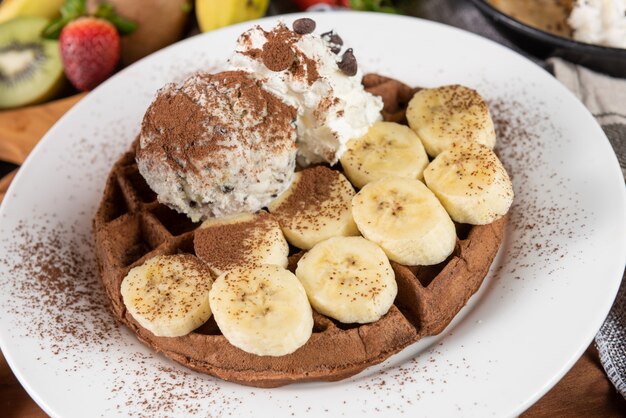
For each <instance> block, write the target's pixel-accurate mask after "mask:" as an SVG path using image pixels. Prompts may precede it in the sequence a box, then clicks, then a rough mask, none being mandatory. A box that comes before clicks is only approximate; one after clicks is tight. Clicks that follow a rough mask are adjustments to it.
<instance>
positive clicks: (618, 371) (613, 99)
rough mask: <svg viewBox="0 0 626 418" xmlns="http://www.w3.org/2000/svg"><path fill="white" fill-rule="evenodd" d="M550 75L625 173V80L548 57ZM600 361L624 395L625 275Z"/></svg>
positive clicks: (605, 328)
mask: <svg viewBox="0 0 626 418" xmlns="http://www.w3.org/2000/svg"><path fill="white" fill-rule="evenodd" d="M548 63H549V64H551V65H552V72H553V73H554V76H555V77H556V78H557V79H558V80H559V81H560V82H561V83H563V84H564V85H565V86H566V87H567V88H569V89H570V90H571V91H572V92H573V93H574V94H575V95H576V97H578V98H579V99H580V101H581V102H583V103H584V104H585V106H587V109H589V111H590V112H591V113H592V114H593V115H594V116H595V117H596V119H597V120H598V122H599V123H600V125H601V126H602V129H604V132H605V133H606V136H607V137H608V138H609V141H610V142H611V145H613V149H614V150H615V154H616V155H617V159H618V160H619V164H620V167H621V168H622V174H623V175H624V177H626V80H624V79H618V78H612V77H608V76H605V75H602V74H598V73H595V72H593V71H591V70H588V69H586V68H584V67H580V66H578V65H574V64H570V63H568V62H566V61H563V60H561V59H558V58H551V59H549V60H548ZM596 345H597V347H598V351H599V352H600V361H601V362H602V366H604V370H606V373H607V375H608V376H609V379H611V381H612V382H613V384H614V385H615V388H616V389H617V390H618V391H619V392H620V393H621V394H622V396H624V397H625V398H626V275H625V276H624V278H623V279H622V285H621V287H620V290H619V292H618V294H617V298H616V299H615V302H614V304H613V307H612V308H611V312H610V313H609V316H608V317H607V318H606V321H605V322H604V324H603V325H602V328H600V331H599V332H598V334H597V335H596Z"/></svg>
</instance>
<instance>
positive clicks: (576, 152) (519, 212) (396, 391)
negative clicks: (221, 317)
mask: <svg viewBox="0 0 626 418" xmlns="http://www.w3.org/2000/svg"><path fill="white" fill-rule="evenodd" d="M296 17H297V16H287V17H286V18H285V19H286V20H287V22H291V21H292V20H293V19H294V18H296ZM312 17H314V18H315V20H316V21H317V27H318V30H322V31H326V30H329V29H336V30H337V31H338V32H339V33H340V35H341V36H342V37H343V39H344V40H345V41H346V43H347V44H349V45H350V46H352V47H354V50H355V53H356V56H357V58H358V60H359V63H360V65H361V68H363V69H365V70H366V71H376V72H379V73H382V74H387V75H391V76H393V77H396V78H398V79H400V80H403V81H405V82H407V83H409V84H411V85H423V86H435V85H440V84H444V83H463V84H466V85H469V86H473V87H475V88H477V89H479V90H480V92H481V93H482V94H483V95H484V96H485V97H486V98H488V99H489V101H490V102H491V104H492V111H493V113H494V117H495V119H496V120H500V121H501V120H502V119H506V120H508V121H509V122H508V124H509V125H508V127H507V126H505V124H503V123H500V122H499V126H500V129H501V134H502V136H501V137H500V139H499V140H500V145H499V152H500V154H501V156H502V158H503V160H504V161H505V163H506V164H507V166H508V167H509V170H510V172H511V173H512V174H513V177H514V183H515V191H516V204H515V206H514V207H513V209H512V218H511V222H510V225H509V228H508V230H507V233H506V239H505V241H504V243H503V247H502V249H501V251H500V253H499V255H498V257H497V258H496V260H495V263H494V265H493V268H492V272H491V274H490V275H489V276H488V278H487V280H486V282H485V283H484V284H483V286H482V288H481V290H480V292H479V293H478V294H477V295H476V296H474V297H473V298H472V300H471V301H470V304H469V305H468V306H467V307H466V308H465V309H464V310H463V311H462V312H461V313H460V315H459V316H458V317H457V318H456V319H455V321H454V322H453V323H452V324H451V325H450V326H449V327H448V329H447V330H446V331H445V332H444V333H442V334H441V335H440V336H438V337H434V338H428V339H425V340H423V341H421V342H419V343H417V344H415V345H413V346H411V347H409V348H407V349H405V350H404V351H402V352H401V353H400V354H398V355H396V356H394V357H392V358H391V359H389V360H388V361H386V362H385V363H383V364H382V365H380V366H378V367H372V368H370V369H367V370H366V371H364V372H363V373H361V374H359V375H357V376H355V377H354V378H351V379H348V380H345V381H341V382H336V383H310V384H296V385H291V386H287V387H284V388H280V389H271V390H260V389H254V388H248V387H243V386H239V385H235V384H231V383H226V382H222V381H219V380H217V379H214V378H211V377H209V376H205V375H201V374H197V373H194V372H190V371H187V370H186V369H184V368H183V367H181V366H178V365H176V364H175V363H173V362H171V361H169V360H168V359H166V358H164V357H163V356H161V355H157V354H154V353H152V352H151V351H150V350H148V349H147V348H145V347H144V346H143V345H142V344H141V343H139V342H138V341H137V340H136V339H135V337H134V335H132V334H131V333H129V332H128V331H127V330H126V329H125V328H123V327H118V326H117V325H115V324H114V321H113V318H112V316H111V315H110V314H109V312H108V308H107V306H106V301H105V299H104V298H103V296H102V291H101V289H100V286H99V284H98V280H97V270H96V268H95V263H94V257H93V249H92V240H91V219H92V217H93V215H94V211H95V209H96V207H97V205H98V202H99V199H100V195H101V192H102V189H103V187H104V182H105V178H106V175H107V173H108V171H109V168H110V167H111V165H112V164H113V162H114V161H115V159H116V158H117V157H118V156H119V155H120V153H122V152H123V151H124V150H125V149H127V148H128V146H129V144H130V142H131V141H132V140H133V138H134V136H135V135H136V134H137V132H138V129H139V124H140V121H141V118H142V115H143V113H144V111H145V109H146V107H147V106H148V104H149V103H150V101H151V99H152V97H153V95H154V93H155V92H156V90H157V89H158V88H159V87H161V86H162V85H163V84H164V83H166V82H168V81H172V80H173V79H180V78H181V77H182V76H184V75H186V74H189V73H190V72H192V71H195V70H199V69H212V68H215V66H216V65H218V64H219V63H220V62H224V60H225V59H226V58H227V57H228V56H229V54H230V52H231V50H232V48H233V45H234V42H235V39H236V37H237V35H238V34H239V33H241V32H242V31H243V30H244V29H246V28H247V27H249V26H250V24H249V23H247V24H243V25H237V26H234V27H230V28H227V29H224V30H220V31H216V32H213V33H209V34H206V35H202V36H198V37H194V38H192V39H189V40H186V41H184V42H181V43H179V44H177V45H174V46H172V47H170V48H167V49H165V50H163V51H161V52H159V53H157V54H154V55H152V56H151V57H149V58H147V59H145V60H143V61H141V62H139V63H137V64H136V65H133V66H131V67H130V68H128V69H126V70H124V71H122V72H121V73H120V74H119V75H117V76H115V77H113V78H112V79H111V80H109V81H107V82H106V83H104V84H103V85H102V86H101V87H99V88H97V89H96V90H95V91H94V92H93V93H91V94H89V95H88V96H87V97H86V98H84V99H83V100H82V101H81V102H80V103H79V104H78V105H76V106H75V107H74V108H73V109H72V110H71V111H69V112H68V113H67V115H65V116H64V117H63V118H62V119H61V120H60V121H59V122H58V123H57V124H56V126H55V127H54V128H52V129H51V130H50V132H48V134H47V135H46V136H45V137H44V138H43V140H42V141H41V142H40V144H39V145H38V146H37V148H36V149H35V150H34V151H33V153H32V154H31V156H30V157H29V159H28V161H27V162H26V163H25V164H24V166H23V167H22V169H21V170H20V172H19V174H18V176H17V178H16V179H15V181H14V182H13V185H12V187H11V189H10V191H9V194H8V196H7V198H6V200H5V202H4V204H3V205H2V208H1V212H0V226H1V231H0V259H2V263H1V264H0V278H1V279H0V306H2V317H1V318H0V337H1V338H0V343H1V346H2V351H3V353H4V355H5V356H6V358H7V360H8V361H9V363H10V365H11V367H12V369H13V371H14V372H15V374H16V375H17V376H18V378H19V379H20V381H21V382H22V384H23V385H24V387H25V388H26V389H27V390H28V392H29V393H30V394H31V396H32V397H33V398H34V399H35V400H36V401H37V402H38V403H39V405H41V407H42V408H43V409H44V410H45V411H46V412H48V413H49V414H50V415H52V416H59V417H84V416H107V417H111V416H158V415H167V416H171V415H180V416H194V415H197V416H208V415H211V416H221V415H231V414H232V415H251V414H252V413H254V414H255V415H256V416H291V415H293V414H295V415H310V416H320V415H328V416H339V415H346V416H352V415H366V414H368V415H369V414H374V415H396V414H398V413H406V414H407V416H415V415H429V416H453V415H463V416H480V417H484V416H490V415H494V416H505V415H515V414H518V413H521V412H522V411H523V410H524V409H526V408H527V407H529V406H530V405H531V404H532V403H533V402H534V401H536V400H537V399H538V398H539V397H540V396H541V395H542V394H543V393H545V392H546V391H547V390H548V389H549V388H550V387H551V386H553V385H554V384H555V383H556V382H557V381H558V380H559V379H560V378H561V376H563V374H564V373H565V372H566V371H567V370H568V369H569V368H570V367H571V366H572V365H573V363H574V362H575V361H576V359H578V357H579V356H580V355H581V354H582V353H583V351H584V350H585V348H586V347H587V346H588V344H589V343H590V341H591V339H592V338H593V336H594V334H595V332H596V330H597V329H598V328H599V326H600V324H601V323H602V320H603V319H604V317H605V316H606V314H607V312H608V309H609V307H610V306H611V302H612V301H613V298H614V296H615V293H616V291H617V288H618V284H619V281H620V278H621V274H622V271H623V268H624V263H625V256H626V246H625V242H624V241H625V238H626V226H625V219H624V217H625V213H626V209H625V206H626V205H625V200H626V199H625V193H624V183H623V180H622V176H621V173H620V171H619V168H618V164H617V160H616V158H615V155H614V154H613V152H612V150H611V148H610V145H609V143H608V141H607V139H606V137H605V136H604V134H603V133H602V131H601V130H600V128H599V126H598V125H597V124H596V122H595V121H594V119H593V118H592V116H591V115H590V114H589V113H588V112H587V111H586V110H585V108H584V107H583V106H582V105H581V104H580V103H579V102H578V101H577V100H575V98H574V96H572V95H571V94H570V93H569V92H567V91H566V89H565V88H564V87H562V86H561V85H560V84H559V83H558V82H557V81H556V80H555V79H553V78H552V77H551V76H550V75H549V74H547V73H546V72H544V71H543V70H542V69H540V68H539V67H537V66H535V65H533V64H532V63H530V62H529V61H527V60H526V59H524V58H522V57H520V56H519V55H517V54H515V53H513V52H511V51H509V50H507V49H505V48H502V47H500V46H498V45H496V44H494V43H492V42H489V41H487V40H485V39H482V38H479V37H477V36H474V35H470V34H468V33H465V32H462V31H460V30H456V29H453V28H449V27H446V26H442V25H439V24H436V23H431V22H426V21H421V20H417V19H412V18H404V17H395V16H387V15H381V14H364V13H363V14H361V13H329V14H319V15H313V16H312ZM274 21H275V19H266V20H262V21H260V23H261V24H262V25H264V26H266V27H269V26H271V25H272V24H273V23H274ZM503 130H504V131H503ZM505 131H506V132H505ZM42 262H46V263H47V267H45V268H44V269H43V270H42V269H41V263H42ZM50 266H55V267H58V269H51V268H49V267H50Z"/></svg>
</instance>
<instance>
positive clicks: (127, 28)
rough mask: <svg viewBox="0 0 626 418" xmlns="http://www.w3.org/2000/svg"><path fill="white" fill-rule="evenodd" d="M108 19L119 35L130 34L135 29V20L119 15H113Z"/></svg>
mask: <svg viewBox="0 0 626 418" xmlns="http://www.w3.org/2000/svg"><path fill="white" fill-rule="evenodd" d="M108 20H109V22H111V23H113V25H114V26H115V27H116V28H117V31H118V32H119V33H120V35H128V34H131V33H133V32H134V31H135V29H137V24H136V23H135V22H132V21H130V20H128V19H124V18H123V17H121V16H113V17H111V18H109V19H108Z"/></svg>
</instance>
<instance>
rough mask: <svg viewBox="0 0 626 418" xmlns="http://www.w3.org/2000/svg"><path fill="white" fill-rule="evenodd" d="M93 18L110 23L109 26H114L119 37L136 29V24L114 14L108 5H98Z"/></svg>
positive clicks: (113, 10)
mask: <svg viewBox="0 0 626 418" xmlns="http://www.w3.org/2000/svg"><path fill="white" fill-rule="evenodd" d="M94 16H96V17H99V18H101V19H105V20H107V21H109V22H111V24H112V25H113V26H115V28H116V29H117V31H118V32H119V33H120V35H128V34H129V33H132V32H134V31H135V29H137V24H136V23H135V22H132V21H130V20H128V19H125V18H123V17H122V16H119V15H118V14H116V13H115V9H114V8H113V6H112V5H110V4H108V3H102V4H100V5H99V6H98V9H96V13H95V14H94Z"/></svg>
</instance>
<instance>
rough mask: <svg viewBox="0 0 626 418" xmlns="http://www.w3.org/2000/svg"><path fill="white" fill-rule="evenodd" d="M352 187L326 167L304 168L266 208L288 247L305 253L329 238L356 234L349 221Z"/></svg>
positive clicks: (353, 226)
mask: <svg viewBox="0 0 626 418" xmlns="http://www.w3.org/2000/svg"><path fill="white" fill-rule="evenodd" d="M353 196H354V189H353V188H352V185H351V184H350V182H349V181H348V179H346V178H345V177H344V175H343V174H341V173H340V172H338V171H336V170H331V169H330V168H328V167H323V166H318V167H313V168H307V169H305V170H302V171H299V172H297V173H296V174H295V176H294V180H293V183H292V184H291V186H290V187H289V189H287V190H286V191H285V192H284V193H283V194H281V195H280V196H278V197H277V198H276V199H275V200H274V201H272V202H271V203H270V204H269V205H268V208H269V210H270V212H271V213H272V215H274V217H275V218H276V219H278V223H280V226H281V228H282V230H283V233H284V234H285V237H287V241H289V243H290V244H292V245H294V246H296V247H298V248H301V249H303V250H308V249H309V248H312V247H313V246H314V245H315V244H317V243H318V242H321V241H324V240H325V239H328V238H330V237H336V236H350V235H358V234H359V231H358V229H357V227H356V225H355V223H354V219H352V212H351V210H350V202H351V201H352V197H353Z"/></svg>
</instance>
